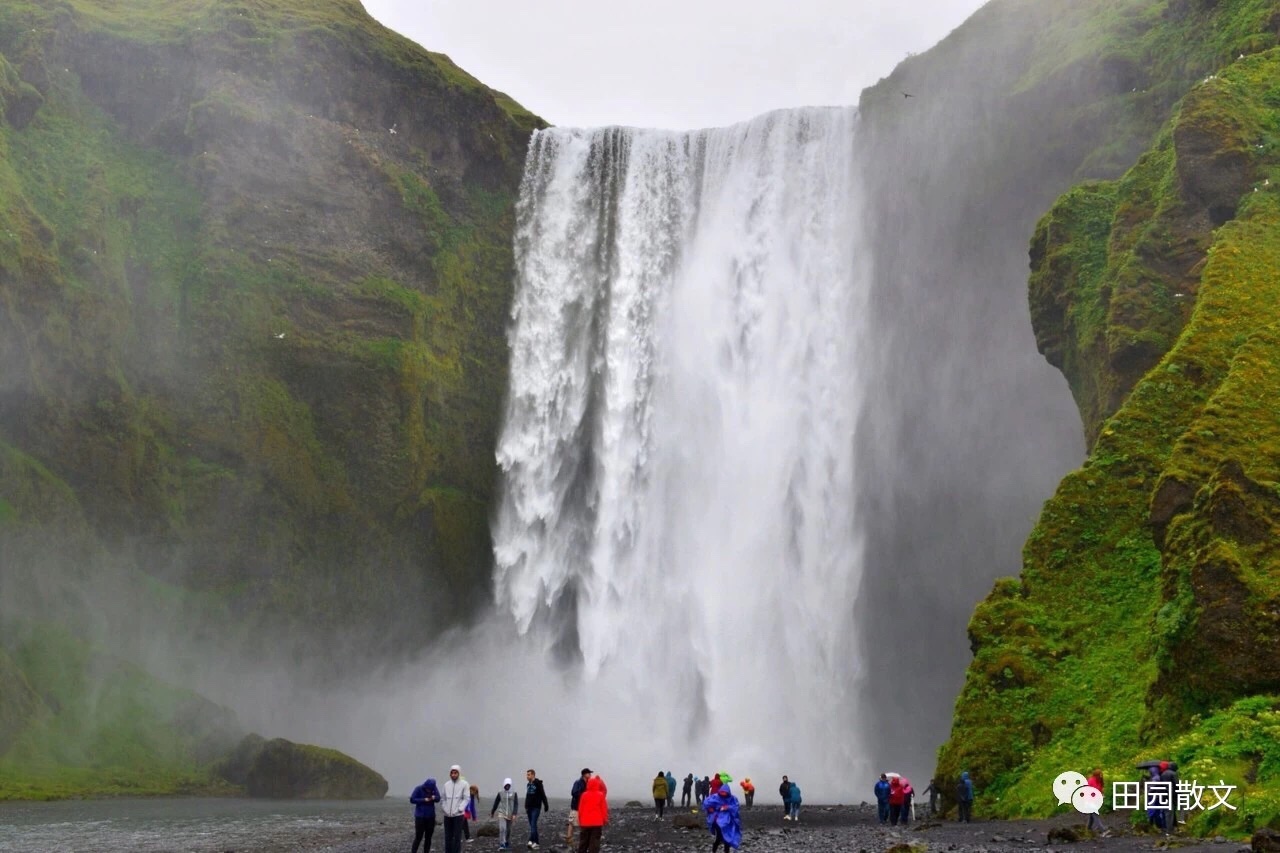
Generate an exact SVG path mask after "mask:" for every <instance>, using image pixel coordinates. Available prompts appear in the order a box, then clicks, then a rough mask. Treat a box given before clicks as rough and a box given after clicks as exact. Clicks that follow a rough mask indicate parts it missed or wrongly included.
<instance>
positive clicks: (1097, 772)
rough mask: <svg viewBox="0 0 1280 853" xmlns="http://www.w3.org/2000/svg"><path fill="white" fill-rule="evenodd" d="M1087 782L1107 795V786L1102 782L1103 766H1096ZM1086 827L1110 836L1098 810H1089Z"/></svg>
mask: <svg viewBox="0 0 1280 853" xmlns="http://www.w3.org/2000/svg"><path fill="white" fill-rule="evenodd" d="M1085 784H1086V785H1088V786H1089V787H1090V788H1093V789H1095V790H1096V791H1097V792H1098V793H1099V794H1103V795H1104V796H1105V794H1106V787H1105V785H1104V784H1103V782H1102V768H1101V767H1095V768H1094V769H1093V772H1092V773H1090V774H1089V778H1088V779H1087V780H1086V781H1085ZM1085 828H1087V829H1089V830H1091V831H1093V832H1096V833H1098V834H1099V835H1102V836H1108V835H1110V834H1111V833H1109V832H1107V827H1106V826H1105V825H1103V823H1102V818H1100V817H1098V813H1097V812H1089V822H1088V823H1086V824H1085Z"/></svg>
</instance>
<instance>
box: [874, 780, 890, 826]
mask: <svg viewBox="0 0 1280 853" xmlns="http://www.w3.org/2000/svg"><path fill="white" fill-rule="evenodd" d="M875 790H876V814H877V815H879V817H880V822H881V823H888V822H889V777H888V776H886V775H885V774H884V773H881V774H880V781H879V782H876V789H875Z"/></svg>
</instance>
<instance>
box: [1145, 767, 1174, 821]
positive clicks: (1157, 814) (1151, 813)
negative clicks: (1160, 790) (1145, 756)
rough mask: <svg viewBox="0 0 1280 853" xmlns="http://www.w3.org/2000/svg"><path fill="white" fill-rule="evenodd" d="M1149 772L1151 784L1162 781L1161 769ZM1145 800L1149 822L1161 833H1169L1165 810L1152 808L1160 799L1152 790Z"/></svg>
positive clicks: (1153, 768)
mask: <svg viewBox="0 0 1280 853" xmlns="http://www.w3.org/2000/svg"><path fill="white" fill-rule="evenodd" d="M1149 772H1150V774H1151V779H1150V780H1149V782H1159V781H1160V768H1159V767H1152V768H1151V769H1150V771H1149ZM1143 799H1144V800H1146V803H1147V821H1148V822H1149V823H1150V824H1151V825H1152V826H1154V827H1155V828H1156V829H1158V830H1160V831H1161V832H1168V830H1169V825H1168V823H1167V821H1166V815H1165V810H1164V809H1157V808H1152V804H1153V803H1155V802H1157V800H1158V799H1159V798H1157V797H1156V796H1155V794H1154V792H1152V791H1151V790H1150V789H1147V792H1146V796H1145V797H1144V798H1143Z"/></svg>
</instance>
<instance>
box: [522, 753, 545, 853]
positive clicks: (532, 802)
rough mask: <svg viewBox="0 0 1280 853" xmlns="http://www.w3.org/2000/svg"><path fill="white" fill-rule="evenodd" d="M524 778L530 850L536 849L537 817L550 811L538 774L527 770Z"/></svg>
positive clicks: (531, 769)
mask: <svg viewBox="0 0 1280 853" xmlns="http://www.w3.org/2000/svg"><path fill="white" fill-rule="evenodd" d="M524 778H525V780H526V784H525V786H524V813H525V817H527V818H528V819H529V843H528V847H529V849H530V850H537V849H538V816H539V815H540V814H542V813H543V812H549V811H551V805H550V803H548V802H547V789H546V788H545V787H543V784H542V780H541V779H539V778H538V774H537V773H535V772H534V771H533V768H529V769H528V770H526V771H525V774H524Z"/></svg>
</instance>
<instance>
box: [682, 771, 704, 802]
mask: <svg viewBox="0 0 1280 853" xmlns="http://www.w3.org/2000/svg"><path fill="white" fill-rule="evenodd" d="M692 796H693V774H692V773H690V774H689V775H688V776H686V777H684V784H683V785H682V786H681V788H680V807H681V808H685V807H686V806H690V805H692V804H693V801H692V799H691V798H692ZM698 803H699V804H701V803H702V798H701V797H699V798H698Z"/></svg>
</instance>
